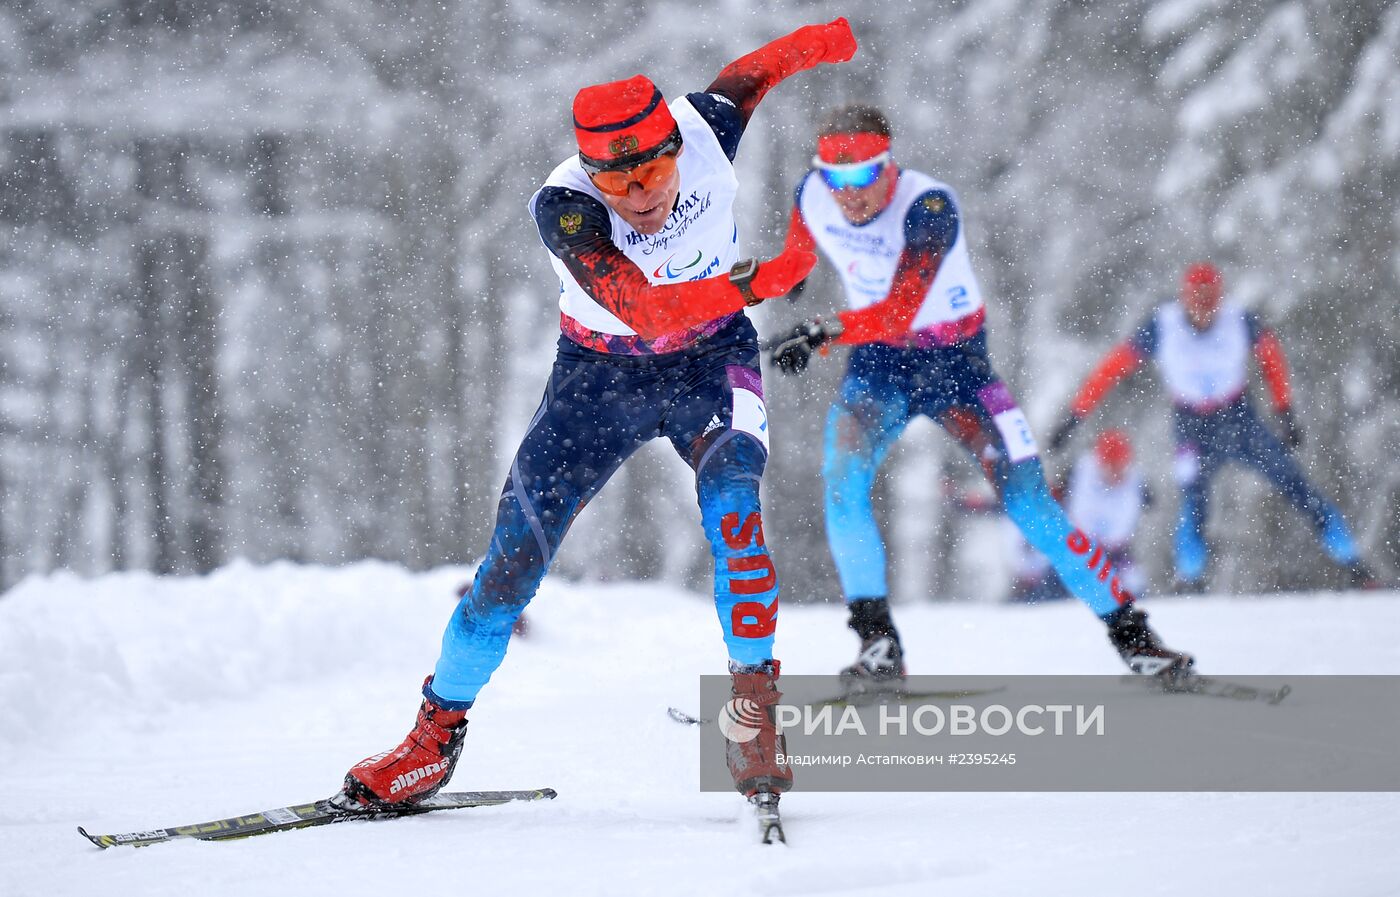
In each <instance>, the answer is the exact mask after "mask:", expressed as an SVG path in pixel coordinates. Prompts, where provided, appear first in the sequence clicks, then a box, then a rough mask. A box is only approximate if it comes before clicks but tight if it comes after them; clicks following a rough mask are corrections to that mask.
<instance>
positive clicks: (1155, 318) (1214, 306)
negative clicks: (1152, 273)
mask: <svg viewBox="0 0 1400 897" xmlns="http://www.w3.org/2000/svg"><path fill="white" fill-rule="evenodd" d="M1251 352H1252V353H1253V355H1254V358H1255V360H1256V361H1257V362H1258V363H1259V368H1260V370H1261V372H1262V373H1263V375H1264V382H1265V384H1266V385H1267V386H1268V389H1269V393H1270V396H1271V398H1272V401H1273V408H1274V413H1275V414H1276V415H1277V417H1278V420H1279V426H1280V429H1281V430H1282V432H1283V441H1282V442H1280V440H1279V439H1278V437H1276V436H1274V434H1273V433H1271V432H1270V431H1269V430H1268V428H1267V427H1265V426H1264V424H1263V423H1262V422H1261V421H1260V420H1259V416H1258V414H1257V413H1256V412H1255V410H1254V403H1253V402H1252V401H1251V400H1250V398H1249V391H1248V386H1249V356H1250V354H1251ZM1148 358H1152V359H1154V360H1155V361H1156V362H1157V369H1158V371H1159V372H1160V373H1161V375H1162V380H1163V383H1164V385H1165V386H1166V389H1167V393H1168V394H1169V395H1170V396H1171V400H1172V405H1173V413H1174V416H1175V423H1176V458H1175V464H1174V468H1175V472H1176V479H1177V482H1178V484H1179V485H1180V487H1181V508H1180V514H1179V518H1178V522H1177V530H1176V545H1175V549H1176V551H1175V561H1176V579H1177V588H1178V590H1180V591H1187V592H1191V591H1200V590H1201V589H1202V588H1203V586H1204V580H1205V574H1206V562H1207V546H1206V540H1205V524H1206V513H1207V507H1208V500H1209V496H1210V484H1211V480H1213V479H1214V478H1215V475H1216V473H1217V472H1219V470H1220V469H1221V467H1223V466H1224V465H1225V464H1226V463H1227V462H1230V461H1238V462H1240V463H1241V464H1245V465H1248V466H1250V467H1253V468H1254V469H1255V470H1258V471H1259V472H1260V473H1262V474H1263V475H1264V476H1266V477H1268V478H1269V480H1270V481H1272V482H1273V484H1274V485H1275V486H1276V487H1277V488H1278V489H1279V491H1281V492H1282V493H1283V494H1284V496H1285V497H1286V498H1287V499H1288V500H1289V501H1290V502H1291V503H1292V504H1293V506H1294V507H1295V508H1297V509H1298V510H1299V511H1302V512H1303V513H1304V514H1306V515H1307V516H1308V518H1309V519H1310V520H1311V521H1312V523H1313V525H1314V527H1316V529H1317V532H1318V535H1319V538H1320V540H1321V542H1322V547H1323V549H1324V550H1325V551H1326V553H1327V555H1328V556H1329V557H1330V558H1331V559H1332V560H1333V561H1335V562H1336V563H1337V564H1339V565H1341V566H1342V567H1344V568H1345V569H1346V570H1347V573H1348V575H1349V576H1350V578H1351V580H1352V582H1353V583H1354V584H1356V585H1367V586H1369V585H1371V584H1373V583H1374V582H1375V577H1374V576H1373V575H1372V574H1371V572H1370V570H1368V569H1367V567H1366V565H1365V564H1364V563H1363V562H1362V560H1361V556H1360V552H1359V551H1358V549H1357V546H1356V541H1355V539H1353V538H1352V534H1351V531H1350V530H1349V529H1348V528H1347V525H1346V522H1345V521H1344V520H1343V519H1342V515H1341V512H1340V511H1338V510H1337V508H1336V506H1335V505H1333V504H1332V503H1331V502H1330V501H1328V500H1327V499H1326V498H1324V497H1323V496H1322V495H1321V494H1320V493H1318V491H1317V490H1316V489H1314V488H1313V487H1312V486H1311V485H1310V484H1309V483H1308V481H1307V479H1306V477H1304V475H1303V471H1302V469H1301V468H1300V467H1299V466H1298V463H1297V462H1296V461H1295V460H1294V459H1293V457H1292V456H1291V455H1290V454H1289V449H1295V448H1297V447H1298V446H1299V445H1301V444H1302V441H1303V433H1302V430H1301V429H1300V428H1299V426H1298V422H1297V418H1296V417H1295V416H1294V414H1293V398H1292V389H1291V387H1290V385H1289V380H1288V365H1287V362H1286V360H1285V359H1284V354H1283V346H1282V344H1281V343H1280V342H1279V339H1278V336H1277V335H1276V334H1275V333H1274V331H1273V330H1272V329H1270V328H1269V327H1267V326H1265V325H1264V324H1263V322H1261V321H1260V319H1259V317H1258V316H1257V315H1255V314H1254V313H1253V312H1250V311H1246V310H1245V309H1243V308H1241V307H1240V306H1238V305H1236V304H1235V303H1233V302H1230V301H1228V300H1224V299H1222V280H1221V275H1220V271H1219V269H1217V268H1216V267H1215V266H1214V265H1213V264H1211V263H1210V262H1198V263H1196V264H1193V265H1191V266H1190V267H1188V268H1187V269H1186V272H1185V274H1184V276H1183V278H1182V283H1181V292H1180V296H1179V298H1178V300H1176V301H1168V302H1164V303H1162V304H1161V305H1158V306H1157V307H1156V308H1154V309H1153V310H1152V313H1151V314H1150V315H1149V316H1148V317H1147V319H1146V320H1145V321H1143V322H1142V323H1141V324H1140V325H1139V326H1138V328H1137V329H1136V330H1135V331H1134V332H1133V334H1132V335H1131V336H1130V337H1128V338H1127V339H1126V340H1124V341H1123V342H1121V343H1119V344H1118V345H1116V346H1114V347H1113V349H1111V350H1110V351H1109V352H1108V354H1107V355H1106V356H1104V358H1103V360H1102V361H1101V362H1100V363H1099V365H1098V366H1097V367H1096V368H1095V369H1094V371H1093V372H1092V373H1091V374H1090V375H1089V377H1088V378H1087V379H1086V380H1085V381H1084V383H1083V385H1082V386H1081V387H1080V389H1079V392H1078V393H1077V394H1076V395H1075V397H1074V400H1073V402H1072V403H1071V405H1070V410H1069V413H1068V414H1067V415H1066V416H1065V418H1064V420H1063V422H1062V423H1061V424H1060V425H1059V426H1058V427H1057V428H1056V430H1055V432H1054V433H1053V434H1052V436H1051V440H1050V448H1051V450H1052V451H1054V450H1057V449H1059V448H1061V447H1062V446H1063V445H1064V444H1065V443H1066V442H1067V441H1068V440H1069V437H1070V434H1071V433H1073V432H1074V430H1075V428H1077V427H1078V426H1079V424H1080V422H1082V421H1083V420H1084V419H1085V418H1086V417H1088V416H1089V415H1090V414H1091V413H1092V412H1093V410H1094V409H1095V408H1096V407H1097V406H1098V405H1099V403H1100V402H1102V401H1103V399H1104V397H1105V396H1107V395H1108V394H1109V393H1110V392H1111V391H1112V390H1113V388H1114V387H1115V386H1117V385H1118V383H1119V382H1121V381H1122V380H1124V379H1126V378H1127V377H1128V376H1129V375H1131V374H1132V373H1133V372H1135V371H1136V370H1138V369H1139V368H1140V367H1141V366H1142V364H1143V362H1144V361H1145V360H1146V359H1148ZM1285 445H1286V446H1287V448H1285Z"/></svg>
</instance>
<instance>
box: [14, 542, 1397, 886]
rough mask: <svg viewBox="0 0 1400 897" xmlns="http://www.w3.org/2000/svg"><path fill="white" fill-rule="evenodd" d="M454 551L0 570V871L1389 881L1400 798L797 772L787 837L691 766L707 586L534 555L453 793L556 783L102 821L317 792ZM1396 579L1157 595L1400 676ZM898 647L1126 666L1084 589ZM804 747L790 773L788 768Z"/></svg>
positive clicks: (427, 612) (418, 676)
mask: <svg viewBox="0 0 1400 897" xmlns="http://www.w3.org/2000/svg"><path fill="white" fill-rule="evenodd" d="M467 575H468V572H467V571H465V570H463V569H460V568H458V569H445V570H438V571H433V572H431V573H426V574H409V573H406V572H404V571H402V570H401V569H399V568H397V567H394V566H391V565H387V564H373V563H365V564H357V565H354V566H350V567H342V568H333V569H332V568H324V567H303V566H294V565H290V564H276V565H272V566H269V567H253V566H249V565H243V564H235V565H232V566H230V567H228V568H225V569H223V570H220V571H218V572H216V573H214V574H212V575H210V576H207V577H202V578H156V577H152V576H149V575H146V574H121V575H112V576H107V577H103V578H101V579H97V580H81V579H78V578H76V577H72V576H67V575H55V576H51V577H46V578H42V579H32V580H29V581H26V582H25V583H23V584H21V585H20V586H19V587H17V588H15V589H14V590H12V591H11V592H9V593H8V594H7V595H6V596H5V597H4V598H3V599H0V756H3V757H4V758H5V759H6V761H7V762H5V763H4V764H3V765H0V791H3V793H4V795H5V801H4V803H3V807H0V894H3V895H6V897H63V895H89V894H99V893H100V894H106V895H142V897H148V895H149V897H161V895H172V897H173V895H181V897H184V895H188V894H200V895H210V897H217V895H225V894H228V895H232V894H246V893H249V892H256V893H266V894H298V895H315V894H327V895H332V894H334V895H345V894H352V895H357V894H383V893H404V892H419V891H421V890H422V889H424V888H431V889H433V890H434V891H436V890H438V889H442V890H443V892H444V893H448V894H456V893H467V894H492V895H495V894H509V895H512V897H514V895H534V894H569V895H589V894H607V895H622V894H627V895H630V894H664V895H689V894H694V895H745V894H755V895H765V897H774V895H795V894H820V895H842V897H845V895H866V894H868V895H880V897H898V895H916V894H917V895H926V894H929V893H944V894H977V895H999V894H1007V895H1010V894H1016V895H1029V894H1034V895H1038V897H1048V895H1062V894H1063V895H1076V897H1086V895H1087V897H1096V895H1119V894H1131V895H1133V897H1141V895H1152V894H1171V895H1181V894H1187V895H1191V897H1210V895H1217V894H1219V895H1227V894H1228V895H1232V897H1234V895H1252V894H1263V895H1269V897H1286V895H1299V897H1303V895H1307V897H1315V895H1322V894H1327V895H1358V897H1372V895H1374V897H1380V895H1400V851H1397V850H1396V849H1395V843H1396V839H1397V836H1400V795H1393V794H1319V793H1304V794H806V793H802V792H800V791H799V792H796V793H794V794H792V795H790V796H789V797H788V798H787V799H786V801H785V802H784V820H785V824H786V828H787V831H788V837H789V840H790V842H791V843H790V845H789V846H788V847H787V848H782V847H763V846H761V845H758V844H757V843H755V842H756V837H755V827H754V825H753V822H752V820H751V818H750V816H749V814H748V811H747V808H746V807H745V805H744V804H743V801H742V800H741V799H740V798H739V797H738V796H737V795H732V794H702V793H699V792H698V791H697V790H696V768H697V765H698V761H697V758H696V750H697V745H696V741H697V739H696V737H695V733H694V730H693V729H690V728H688V727H684V726H678V725H676V724H674V723H672V722H671V721H669V720H668V719H667V718H666V714H665V708H666V707H667V706H668V705H677V706H681V707H686V708H692V707H694V706H695V702H696V700H697V697H696V692H697V685H696V676H697V675H698V674H700V673H719V672H722V671H723V669H724V662H725V657H724V650H723V644H722V642H721V640H720V633H719V626H718V623H717V621H716V620H715V617H714V610H713V607H712V605H711V604H710V602H709V601H708V600H707V599H706V598H703V597H701V596H698V595H695V594H691V593H688V592H685V591H681V590H676V589H671V588H666V587H661V586H656V585H653V584H636V583H628V584H617V585H606V586H600V585H575V584H568V583H562V582H555V581H548V582H546V584H545V586H544V587H543V588H542V589H541V592H540V595H539V597H538V598H537V600H536V601H535V602H534V604H533V605H532V607H531V610H530V615H531V622H532V624H533V627H532V631H531V633H530V636H529V637H528V638H526V639H518V640H516V642H515V643H513V645H512V647H511V651H510V653H509V655H508V656H507V658H506V661H505V664H504V665H503V666H502V668H501V670H500V671H499V672H498V673H497V675H496V679H495V680H494V681H493V682H492V683H491V684H490V685H489V686H488V687H487V690H486V691H485V692H483V696H482V700H481V702H480V703H479V705H478V707H477V708H476V709H475V710H474V711H473V713H472V726H471V731H470V733H469V735H468V737H467V748H466V752H465V753H464V755H463V761H462V764H461V766H460V767H459V769H458V771H457V774H456V776H455V778H454V780H453V782H452V785H451V787H452V788H453V789H454V790H472V789H495V788H529V787H539V786H550V787H554V788H556V789H558V791H559V798H558V799H557V800H555V801H553V802H550V803H542V804H529V805H516V806H505V807H494V808H485V809H480V810H462V811H453V812H449V813H439V814H433V815H431V816H426V817H422V818H417V819H406V820H399V821H394V822H388V823H370V824H349V825H340V826H330V827H326V828H319V829H311V830H306V831H300V832H291V833H287V834H281V835H272V836H268V837H262V838H255V839H251V840H247V841H238V842H228V843H223V844H210V843H201V842H177V843H172V844H166V845H159V846H156V847H151V848H145V849H141V850H130V849H113V850H108V851H100V850H97V849H96V848H94V847H92V846H91V845H90V844H88V843H87V842H86V841H84V840H83V839H82V838H81V837H80V836H79V835H78V834H77V833H76V832H75V831H74V826H76V825H80V824H81V825H84V826H86V827H87V828H88V830H89V831H94V832H117V831H129V830H134V829H142V828H150V827H157V826H162V825H178V824H186V823H192V822H197V821H201V820H204V819H211V818H217V817H222V816H228V815H232V814H236V813H243V812H252V811H256V810H260V809H263V808H266V807H272V806H278V805H282V804H285V803H291V802H300V801H304V800H310V799H314V798H316V797H322V796H326V795H328V794H330V793H331V792H333V791H334V790H335V789H336V787H337V785H338V783H339V780H340V777H341V776H342V775H343V774H344V772H345V770H346V769H347V768H348V767H349V766H350V764H352V763H353V762H355V761H356V760H358V759H360V758H361V757H363V756H365V755H367V754H371V753H374V752H376V751H379V750H383V749H385V748H388V747H390V746H391V745H393V744H396V743H397V742H398V740H399V739H400V738H402V736H403V734H404V732H405V731H407V727H408V726H409V725H410V723H411V721H412V717H413V713H414V709H415V706H416V702H417V689H418V687H419V684H420V683H421V681H422V678H423V676H424V675H425V674H426V673H427V672H428V670H429V668H430V664H431V663H432V661H433V659H434V658H435V657H436V651H437V643H438V639H439V637H440V634H441V631H442V627H443V625H444V623H445V622H446V619H447V616H448V614H449V613H450V611H451V608H452V606H453V600H454V599H453V595H454V587H455V586H456V585H457V584H458V583H459V582H461V581H463V580H464V579H465V578H466V577H467ZM1397 598H1400V595H1397V594H1395V593H1374V594H1344V595H1333V594H1310V595H1288V596H1265V597H1251V596H1243V597H1236V598H1226V597H1206V598H1196V599H1192V600H1172V599H1162V600H1158V601H1153V602H1146V603H1145V606H1147V607H1148V608H1149V610H1150V611H1151V612H1152V616H1153V621H1154V623H1155V624H1156V625H1157V627H1158V629H1159V630H1160V631H1161V632H1162V633H1163V636H1164V638H1166V640H1167V641H1168V643H1169V644H1173V645H1178V646H1180V647H1183V648H1186V649H1188V650H1190V651H1193V652H1194V653H1195V654H1196V655H1197V657H1198V658H1199V661H1200V664H1201V667H1202V669H1203V671H1205V672H1207V673H1214V674H1218V675H1232V674H1234V675H1240V674H1290V675H1301V674H1312V673H1354V674H1360V673H1378V674H1379V673H1387V674H1390V673H1400V640H1397V639H1395V638H1393V637H1392V635H1391V634H1392V633H1394V632H1396V631H1397V629H1400V602H1397V601H1396V599H1397ZM896 615H897V617H898V622H899V624H900V628H901V632H902V633H903V635H904V638H905V641H906V643H907V649H908V653H909V663H910V668H911V672H914V673H986V674H1017V673H1080V674H1091V673H1104V674H1115V675H1116V674H1118V673H1120V672H1121V670H1120V668H1119V662H1118V660H1117V658H1116V657H1115V656H1114V654H1113V653H1112V651H1111V650H1110V649H1109V647H1108V644H1107V640H1106V639H1105V638H1104V635H1103V631H1102V628H1101V627H1100V626H1099V625H1098V624H1097V623H1096V621H1094V620H1093V619H1092V618H1091V617H1089V615H1088V614H1087V613H1086V612H1085V611H1084V609H1083V608H1082V607H1080V606H1078V605H1077V604H1075V603H1062V604H1057V605H1053V606H1043V607H1037V608H1022V607H999V606H993V605H974V604H942V605H937V604H929V605H919V606H910V605H904V606H901V607H899V608H898V609H897V611H896ZM843 624H844V613H843V611H842V609H841V608H838V607H835V606H830V605H827V606H811V607H796V606H789V607H786V608H785V609H784V610H783V615H782V625H781V626H780V628H779V643H778V655H779V656H780V657H781V658H782V659H783V662H784V670H785V672H788V673H827V672H832V671H834V670H835V669H836V668H837V667H839V666H841V665H843V664H844V663H846V662H849V659H850V656H851V655H852V654H853V652H854V646H855V641H854V637H853V636H852V635H851V634H850V632H849V631H848V630H846V629H845V627H844V625H843ZM799 775H800V770H799Z"/></svg>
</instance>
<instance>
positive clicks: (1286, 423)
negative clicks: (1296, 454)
mask: <svg viewBox="0 0 1400 897" xmlns="http://www.w3.org/2000/svg"><path fill="white" fill-rule="evenodd" d="M1278 420H1279V423H1280V424H1282V425H1283V444H1284V445H1286V446H1288V447H1289V448H1290V449H1295V448H1297V447H1298V446H1300V445H1302V444H1303V428H1302V427H1300V426H1298V419H1297V418H1296V417H1294V416H1293V409H1292V408H1285V409H1283V410H1282V411H1280V412H1279V413H1278Z"/></svg>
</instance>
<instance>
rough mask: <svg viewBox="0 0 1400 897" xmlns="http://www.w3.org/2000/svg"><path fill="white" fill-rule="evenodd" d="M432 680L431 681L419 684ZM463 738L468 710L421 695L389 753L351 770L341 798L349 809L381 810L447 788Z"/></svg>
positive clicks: (408, 802)
mask: <svg viewBox="0 0 1400 897" xmlns="http://www.w3.org/2000/svg"><path fill="white" fill-rule="evenodd" d="M431 682H432V677H429V678H428V680H427V681H426V682H424V683H423V685H424V689H425V694H426V687H427V685H428V684H429V683H431ZM466 736H467V712H466V711H465V710H447V709H445V708H443V707H439V706H438V705H437V704H434V703H433V702H432V700H431V699H429V698H428V697H426V696H425V697H424V699H423V704H422V705H421V706H420V707H419V708H418V721H417V722H416V723H415V724H414V726H413V731H411V732H409V733H408V737H407V738H405V739H404V740H403V743H402V744H400V745H399V746H398V747H396V748H394V749H393V750H392V751H386V752H385V753H382V754H375V755H374V756H373V757H367V758H365V759H364V760H361V761H360V762H359V763H356V764H355V765H354V766H352V767H350V772H348V773H347V774H346V776H345V785H344V788H343V792H342V793H343V794H344V795H345V803H347V804H349V805H350V806H361V807H383V806H392V805H395V804H412V803H417V802H418V801H420V800H423V799H424V798H427V797H431V796H432V795H434V794H436V793H437V792H438V791H440V790H441V789H442V786H443V785H446V784H447V780H448V779H449V778H451V776H452V768H453V766H454V765H455V764H456V763H457V757H458V755H460V754H461V753H462V740H463V739H464V738H466Z"/></svg>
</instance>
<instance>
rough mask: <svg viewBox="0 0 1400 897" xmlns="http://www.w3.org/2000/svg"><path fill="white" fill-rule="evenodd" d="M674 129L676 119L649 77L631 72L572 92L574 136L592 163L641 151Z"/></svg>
mask: <svg viewBox="0 0 1400 897" xmlns="http://www.w3.org/2000/svg"><path fill="white" fill-rule="evenodd" d="M675 131H676V120H675V118H673V117H672V116H671V110H670V108H668V107H667V105H666V98H665V97H663V96H662V95H661V91H660V90H658V89H657V87H656V85H655V84H652V83H651V79H650V78H647V77H646V76H644V75H634V76H633V77H631V78H628V79H627V80H626V81H612V82H609V83H607V84H594V85H593V86H592V87H585V88H584V89H583V90H580V91H579V92H578V93H577V94H575V95H574V136H575V137H577V138H578V148H579V152H581V153H582V154H583V155H584V156H585V157H587V158H588V159H590V160H591V161H593V162H598V163H603V164H605V165H606V164H607V163H609V162H612V161H614V160H616V159H620V158H625V157H627V156H636V155H640V154H644V153H645V152H646V151H647V150H649V149H653V148H654V147H656V146H658V145H660V144H661V143H663V142H665V140H666V138H667V137H670V136H671V135H672V134H673V133H674V132H675Z"/></svg>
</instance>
